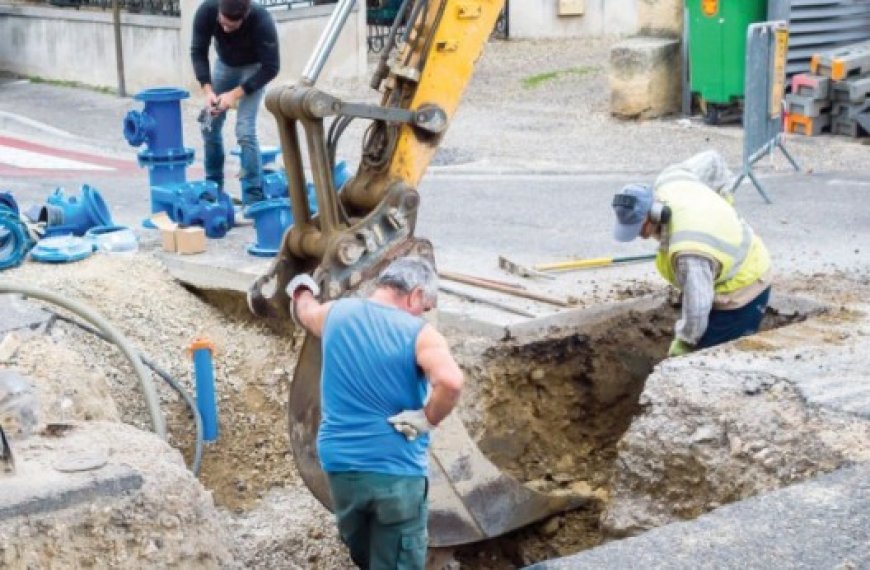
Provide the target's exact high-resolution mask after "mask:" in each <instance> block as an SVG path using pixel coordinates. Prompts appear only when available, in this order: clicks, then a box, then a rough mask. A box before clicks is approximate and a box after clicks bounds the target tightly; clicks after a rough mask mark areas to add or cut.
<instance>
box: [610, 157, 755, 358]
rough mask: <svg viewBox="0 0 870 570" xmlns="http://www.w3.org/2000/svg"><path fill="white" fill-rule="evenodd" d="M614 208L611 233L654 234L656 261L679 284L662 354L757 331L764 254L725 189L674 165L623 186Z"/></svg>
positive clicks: (621, 237)
mask: <svg viewBox="0 0 870 570" xmlns="http://www.w3.org/2000/svg"><path fill="white" fill-rule="evenodd" d="M666 173H668V171H666ZM613 209H614V211H615V213H616V228H615V231H614V237H615V239H616V240H618V241H622V242H628V241H631V240H633V239H635V238H636V237H638V236H641V237H643V238H650V237H654V238H656V239H657V240H659V242H660V246H659V251H658V254H657V256H656V268H657V269H658V271H659V273H660V274H661V275H662V277H664V278H665V279H666V280H667V281H668V282H669V283H671V284H672V285H673V286H675V287H677V288H678V289H680V291H681V292H682V315H681V318H680V319H679V320H678V321H677V323H676V326H675V331H674V332H675V334H674V340H673V341H672V342H671V346H670V349H669V350H668V356H680V355H682V354H686V353H689V352H691V351H692V350H697V349H699V348H706V347H709V346H714V345H717V344H720V343H723V342H727V341H729V340H733V339H735V338H738V337H741V336H745V335H748V334H753V333H755V332H757V331H758V327H759V325H760V324H761V319H762V317H763V316H764V311H765V309H766V308H767V303H768V298H769V297H770V256H769V255H768V252H767V248H766V247H765V246H764V243H763V242H762V241H761V238H759V237H758V236H757V235H755V233H754V232H753V231H752V228H750V227H749V225H748V224H747V223H746V222H745V221H743V220H742V219H741V218H740V216H739V215H738V214H737V212H736V211H735V210H734V208H733V207H732V206H731V205H730V203H729V201H728V199H727V196H726V197H723V196H722V195H720V194H719V193H717V192H716V191H714V190H713V189H712V188H710V186H708V185H707V184H705V183H704V182H702V181H701V179H700V178H699V177H698V176H695V175H693V174H692V173H691V172H688V171H686V170H682V171H680V170H679V169H677V171H676V172H674V171H673V170H672V171H670V172H669V173H668V174H667V175H665V173H663V175H662V176H659V178H658V180H656V184H655V187H654V188H653V187H652V186H649V185H644V184H630V185H628V186H626V187H624V188H623V189H622V190H621V191H620V192H619V193H617V194H616V196H614V198H613Z"/></svg>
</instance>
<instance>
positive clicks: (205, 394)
mask: <svg viewBox="0 0 870 570" xmlns="http://www.w3.org/2000/svg"><path fill="white" fill-rule="evenodd" d="M189 350H190V354H191V356H192V357H193V373H194V380H195V382H196V407H197V409H198V410H199V415H200V416H202V438H203V439H204V440H205V441H215V440H217V438H218V413H217V398H215V389H214V364H213V362H212V353H213V352H214V345H213V344H212V343H211V342H210V341H209V340H207V339H204V338H197V339H195V340H194V341H193V342H192V343H191V344H190V348H189Z"/></svg>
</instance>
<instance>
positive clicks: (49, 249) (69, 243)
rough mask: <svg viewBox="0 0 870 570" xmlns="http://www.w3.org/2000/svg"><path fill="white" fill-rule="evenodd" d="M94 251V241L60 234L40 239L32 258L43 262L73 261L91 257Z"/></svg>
mask: <svg viewBox="0 0 870 570" xmlns="http://www.w3.org/2000/svg"><path fill="white" fill-rule="evenodd" d="M92 253H94V242H93V241H92V240H90V239H86V238H83V237H79V236H73V235H60V236H54V237H47V238H43V239H41V240H39V242H38V243H37V244H36V246H35V247H34V248H33V251H31V252H30V258H31V259H33V261H40V262H42V263H72V262H74V261H81V260H82V259H85V258H87V257H90V256H91V254H92Z"/></svg>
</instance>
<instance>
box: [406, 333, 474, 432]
mask: <svg viewBox="0 0 870 570" xmlns="http://www.w3.org/2000/svg"><path fill="white" fill-rule="evenodd" d="M416 352H417V364H418V365H419V366H420V368H421V369H422V370H423V372H424V373H425V374H426V378H428V379H429V383H430V384H431V385H432V394H431V396H430V397H429V402H428V403H427V404H426V407H425V408H424V409H423V412H424V413H425V414H426V419H428V420H429V423H430V424H432V425H433V426H437V425H438V424H439V423H441V421H442V420H443V419H444V418H446V417H447V416H448V415H449V414H450V412H451V411H452V410H453V408H454V407H455V406H456V404H457V402H459V394H460V393H461V392H462V384H463V382H464V378H463V376H462V370H460V369H459V365H458V364H457V363H456V361H455V360H454V359H453V355H451V354H450V348H449V347H448V346H447V339H445V338H444V336H442V335H441V333H439V332H438V331H437V330H435V327H433V326H432V325H429V324H427V325H425V326H424V327H423V329H422V330H421V331H420V334H419V335H417V344H416Z"/></svg>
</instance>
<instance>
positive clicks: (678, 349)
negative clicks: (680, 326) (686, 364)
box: [668, 338, 695, 357]
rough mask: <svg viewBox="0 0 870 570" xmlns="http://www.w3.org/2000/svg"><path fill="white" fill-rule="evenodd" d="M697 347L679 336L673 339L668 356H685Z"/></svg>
mask: <svg viewBox="0 0 870 570" xmlns="http://www.w3.org/2000/svg"><path fill="white" fill-rule="evenodd" d="M694 349H695V347H693V346H692V345H691V344H689V343H687V342H684V341H682V340H680V339H678V338H675V339H674V340H672V341H671V346H670V348H668V356H669V357H670V356H683V355H684V354H689V353H690V352H692V351H693V350H694Z"/></svg>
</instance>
